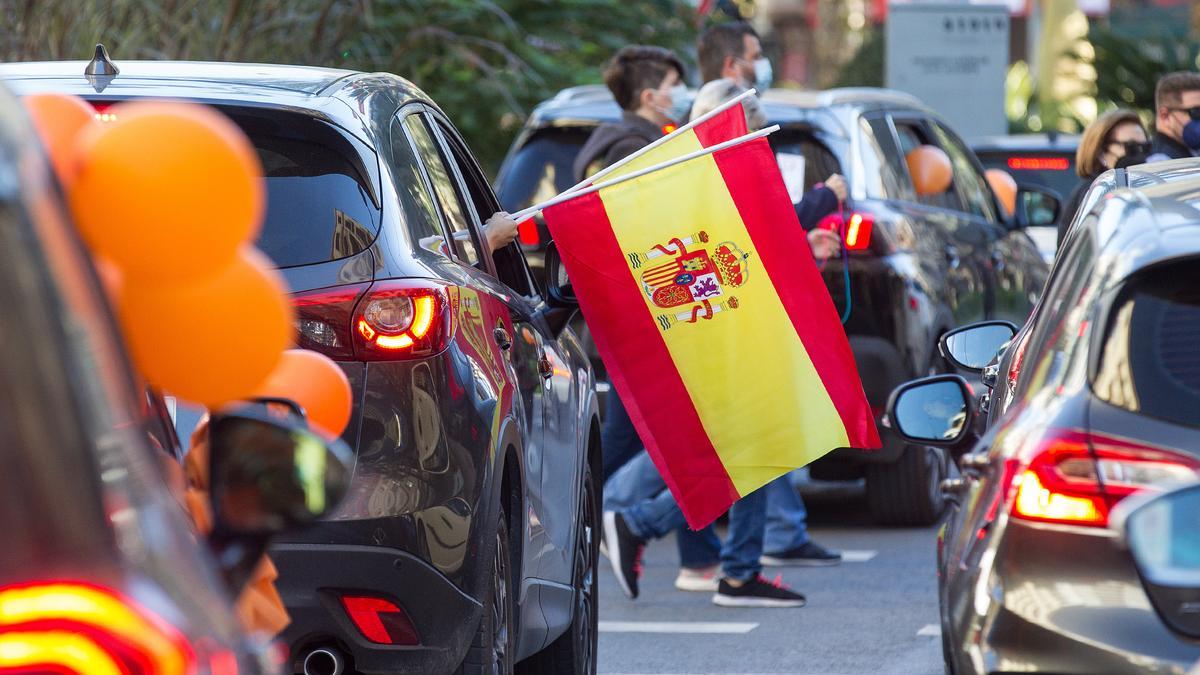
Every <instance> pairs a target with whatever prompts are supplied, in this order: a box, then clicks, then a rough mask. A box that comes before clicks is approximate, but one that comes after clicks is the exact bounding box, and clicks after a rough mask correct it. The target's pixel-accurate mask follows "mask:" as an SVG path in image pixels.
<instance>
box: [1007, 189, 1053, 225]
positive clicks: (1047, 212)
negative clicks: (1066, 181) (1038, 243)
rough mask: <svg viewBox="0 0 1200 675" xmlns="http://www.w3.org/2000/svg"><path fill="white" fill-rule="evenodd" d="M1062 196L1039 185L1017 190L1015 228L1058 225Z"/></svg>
mask: <svg viewBox="0 0 1200 675" xmlns="http://www.w3.org/2000/svg"><path fill="white" fill-rule="evenodd" d="M1062 203H1063V201H1062V196H1061V195H1060V194H1058V193H1057V192H1055V191H1054V190H1051V189H1050V188H1047V187H1042V186H1040V185H1021V186H1020V187H1018V188H1017V213H1016V222H1017V227H1051V226H1055V225H1057V224H1058V217H1059V214H1060V213H1061V212H1062Z"/></svg>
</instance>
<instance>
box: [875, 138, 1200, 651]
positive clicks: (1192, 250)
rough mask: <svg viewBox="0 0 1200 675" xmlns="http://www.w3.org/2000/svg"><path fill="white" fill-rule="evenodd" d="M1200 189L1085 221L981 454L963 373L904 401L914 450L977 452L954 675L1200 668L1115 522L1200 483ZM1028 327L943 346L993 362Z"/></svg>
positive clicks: (981, 332)
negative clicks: (1141, 500)
mask: <svg viewBox="0 0 1200 675" xmlns="http://www.w3.org/2000/svg"><path fill="white" fill-rule="evenodd" d="M1193 164H1195V162H1194V161H1193ZM1181 167H1182V165H1179V166H1176V167H1174V168H1170V167H1168V168H1167V171H1176V172H1178V171H1180V170H1181ZM1155 168H1157V167H1155ZM1138 171H1141V168H1139V169H1138ZM1147 171H1150V168H1147ZM1192 171H1193V174H1194V171H1195V166H1193V167H1192ZM1197 194H1200V177H1197V176H1195V175H1193V176H1192V177H1191V178H1190V179H1187V178H1179V177H1176V179H1175V180H1173V181H1161V180H1160V181H1154V182H1153V184H1150V185H1147V186H1144V187H1140V188H1128V187H1127V188H1119V189H1115V190H1112V191H1109V192H1107V193H1106V194H1105V196H1104V198H1103V199H1101V200H1100V201H1099V202H1098V203H1097V204H1096V205H1095V206H1094V207H1092V208H1090V209H1089V211H1088V212H1087V213H1086V214H1085V215H1084V216H1083V217H1082V218H1081V219H1080V220H1079V221H1077V222H1076V223H1075V224H1074V225H1073V226H1072V228H1071V230H1070V232H1069V233H1068V235H1067V237H1066V239H1065V240H1064V242H1063V248H1062V252H1061V253H1060V255H1059V260H1058V262H1057V264H1056V266H1055V271H1054V274H1053V277H1052V279H1051V280H1050V282H1049V283H1048V285H1047V288H1046V291H1045V294H1044V297H1043V300H1042V307H1041V308H1040V309H1039V311H1038V312H1037V313H1036V314H1035V315H1034V316H1033V318H1032V319H1031V320H1030V323H1029V327H1028V333H1027V335H1028V337H1027V338H1026V339H1025V340H1024V341H1023V342H1022V343H1021V344H1020V345H1019V349H1020V351H1021V356H1020V358H1019V363H1020V365H1019V368H1018V369H1017V371H1018V372H1017V373H1016V375H1015V382H1014V383H1013V384H1012V388H1011V391H1010V393H1009V394H1007V395H1011V403H1010V404H1009V405H1007V409H1006V410H1005V411H1004V412H1003V414H1002V415H1001V416H1000V417H999V419H998V420H996V421H995V422H994V423H993V424H992V425H991V426H990V427H988V428H987V429H986V431H985V433H984V435H983V436H982V438H981V439H980V440H979V441H978V443H974V442H973V434H972V433H971V430H972V428H973V424H972V421H973V417H974V416H975V411H974V410H973V406H972V405H971V401H970V399H971V395H970V394H969V392H968V390H967V388H966V385H965V382H963V381H962V380H961V379H957V378H956V376H942V377H937V378H932V379H930V380H923V381H918V382H915V383H910V384H907V385H905V386H904V387H901V388H900V389H899V390H898V391H897V393H896V395H895V396H894V398H893V401H892V404H891V406H890V409H889V415H890V418H891V419H892V421H893V423H894V425H895V426H896V428H897V429H898V430H899V431H900V433H902V434H903V435H905V437H906V438H908V439H909V440H911V441H914V442H917V441H919V442H926V443H934V444H940V445H943V446H946V447H949V448H951V449H952V450H953V451H955V452H959V451H964V450H969V452H968V453H967V454H965V455H963V456H962V457H961V460H960V464H961V466H962V469H963V476H962V478H961V479H957V480H952V481H949V482H948V483H947V485H946V487H947V489H948V490H950V491H952V492H954V493H957V494H958V495H959V497H958V499H959V500H960V502H961V507H960V508H959V509H957V510H956V511H955V512H954V515H953V516H952V517H951V518H950V519H949V521H948V522H947V524H946V525H945V527H944V528H943V529H942V531H941V532H940V533H939V537H938V576H939V596H940V606H941V622H942V636H943V646H944V650H945V655H946V660H947V665H948V667H949V669H950V671H951V672H954V673H984V672H1015V671H1021V672H1056V673H1057V672H1072V673H1113V672H1184V671H1185V670H1186V669H1187V667H1188V666H1190V664H1191V663H1193V662H1195V661H1196V660H1197V658H1198V657H1200V643H1198V642H1196V641H1195V640H1190V639H1187V638H1186V637H1183V636H1180V635H1178V634H1176V633H1174V632H1172V630H1171V629H1170V628H1169V627H1168V626H1167V625H1164V623H1163V622H1162V621H1160V619H1159V616H1157V615H1156V612H1155V609H1154V602H1152V598H1150V597H1148V596H1147V592H1146V590H1145V589H1144V588H1143V585H1142V583H1141V580H1140V579H1139V573H1138V570H1137V568H1136V566H1135V562H1134V560H1133V558H1132V557H1131V556H1130V554H1129V552H1128V551H1127V550H1123V549H1121V548H1119V547H1117V546H1115V545H1114V537H1113V534H1112V531H1111V528H1110V525H1111V520H1112V514H1113V513H1114V509H1117V508H1118V506H1119V505H1120V504H1121V503H1122V502H1123V500H1125V499H1128V498H1130V497H1131V496H1133V495H1138V494H1143V493H1147V492H1153V491H1156V490H1162V489H1165V488H1167V487H1169V486H1172V485H1176V484H1181V483H1187V482H1193V481H1195V480H1196V479H1197V477H1198V476H1200V452H1198V450H1197V449H1198V448H1200V412H1198V411H1200V378H1198V377H1197V375H1198V373H1200V371H1198V370H1197V368H1196V366H1195V364H1196V358H1195V356H1196V344H1197V343H1196V341H1195V340H1196V336H1197V327H1198V326H1200V297H1198V296H1197V294H1196V288H1198V287H1200V276H1198V270H1200V265H1198V263H1200V202H1198V201H1197V200H1196V195H1197ZM1013 330H1014V329H1013V328H1012V327H1007V329H1005V330H1003V331H998V327H997V326H996V325H995V324H992V325H982V326H975V327H969V328H964V329H962V330H961V331H957V332H955V333H954V334H952V335H950V336H948V337H947V339H946V340H944V341H943V344H944V345H945V348H946V352H947V354H949V355H950V357H951V358H953V359H954V360H955V361H957V362H959V363H962V364H963V365H966V366H971V367H975V368H978V366H979V365H980V364H982V363H986V362H987V360H989V359H992V358H993V357H994V355H995V353H996V350H997V348H999V347H1001V345H1002V343H1003V342H1004V341H1005V340H1007V339H1008V338H1009V337H1011V336H1012V334H1013ZM1017 348H1018V345H1016V344H1015V343H1014V345H1012V346H1010V347H1008V350H1007V351H1009V352H1011V351H1013V350H1014V349H1017ZM993 405H994V404H993Z"/></svg>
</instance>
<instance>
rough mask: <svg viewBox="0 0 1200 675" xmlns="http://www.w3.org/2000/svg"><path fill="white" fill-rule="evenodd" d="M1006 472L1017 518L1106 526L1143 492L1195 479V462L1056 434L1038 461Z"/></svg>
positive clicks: (1094, 437)
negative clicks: (1116, 510)
mask: <svg viewBox="0 0 1200 675" xmlns="http://www.w3.org/2000/svg"><path fill="white" fill-rule="evenodd" d="M1014 468H1015V470H1013V471H1008V472H1006V475H1007V477H1008V478H1009V480H1011V484H1010V486H1009V490H1010V492H1011V497H1010V498H1011V501H1012V514H1013V516H1014V517H1016V518H1021V519H1025V520H1034V521H1041V522H1049V523H1062V524H1069V525H1084V526H1093V527H1105V526H1107V525H1108V516H1109V513H1111V511H1112V508H1113V507H1114V506H1116V504H1117V502H1119V501H1121V500H1122V499H1124V498H1125V497H1127V496H1129V495H1131V494H1134V493H1135V492H1140V491H1142V490H1159V489H1163V488H1165V487H1168V486H1170V485H1173V484H1177V483H1182V482H1186V481H1190V480H1195V479H1196V478H1197V476H1198V475H1200V462H1198V461H1197V460H1196V459H1195V458H1194V457H1191V456H1187V455H1181V454H1179V453H1176V452H1173V451H1170V450H1164V449H1160V448H1153V447H1150V446H1147V445H1143V444H1138V443H1134V442H1131V441H1128V440H1124V439H1118V438H1113V437H1109V436H1102V435H1099V434H1089V433H1086V432H1082V431H1054V432H1051V433H1049V434H1047V435H1046V436H1045V437H1044V438H1043V439H1042V440H1041V442H1040V444H1039V445H1038V448H1037V450H1036V454H1034V456H1033V459H1032V460H1030V461H1029V463H1028V464H1027V465H1025V466H1023V467H1020V466H1018V467H1014Z"/></svg>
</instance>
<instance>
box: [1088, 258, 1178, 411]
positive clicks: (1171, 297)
mask: <svg viewBox="0 0 1200 675" xmlns="http://www.w3.org/2000/svg"><path fill="white" fill-rule="evenodd" d="M1198 264H1200V259H1195V258H1192V259H1188V260H1187V261H1186V262H1179V263H1172V264H1170V265H1165V266H1161V267H1157V268H1154V269H1151V270H1147V271H1145V272H1142V273H1141V274H1139V275H1137V276H1135V277H1133V278H1132V279H1131V280H1130V281H1129V282H1127V284H1126V286H1125V289H1124V290H1123V291H1122V293H1121V296H1120V297H1119V300H1118V302H1117V303H1116V304H1115V305H1114V306H1113V310H1112V314H1111V315H1110V319H1109V322H1108V326H1107V329H1106V331H1105V336H1104V350H1103V352H1102V355H1101V359H1100V363H1099V366H1098V368H1097V371H1096V375H1095V377H1094V378H1093V380H1092V389H1093V390H1094V391H1095V392H1096V395H1097V396H1099V397H1100V398H1101V399H1103V400H1105V401H1108V402H1109V403H1111V404H1113V405H1116V406H1119V407H1122V408H1125V409H1126V410H1130V411H1132V412H1137V413H1141V414H1143V415H1148V416H1150V417H1157V418H1159V419H1164V420H1168V421H1171V422H1175V423H1177V424H1186V425H1189V426H1196V425H1197V419H1196V410H1198V409H1200V360H1197V359H1196V356H1195V345H1196V343H1197V341H1200V290H1197V289H1200V269H1198V268H1197V265H1198Z"/></svg>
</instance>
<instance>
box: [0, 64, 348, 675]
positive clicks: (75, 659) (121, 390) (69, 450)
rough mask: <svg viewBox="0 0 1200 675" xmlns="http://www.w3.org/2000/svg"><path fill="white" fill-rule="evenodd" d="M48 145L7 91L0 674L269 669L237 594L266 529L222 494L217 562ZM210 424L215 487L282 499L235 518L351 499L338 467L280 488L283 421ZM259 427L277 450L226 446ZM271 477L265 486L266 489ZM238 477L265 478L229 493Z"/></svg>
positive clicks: (1, 122) (286, 470) (0, 254)
mask: <svg viewBox="0 0 1200 675" xmlns="http://www.w3.org/2000/svg"><path fill="white" fill-rule="evenodd" d="M36 138H37V136H36V135H35V134H34V132H33V129H32V126H31V125H29V124H28V123H27V121H26V120H25V116H24V113H23V111H22V109H21V106H20V104H19V103H18V101H17V99H16V98H14V97H13V96H12V95H11V94H10V93H9V92H8V90H7V88H6V87H4V86H2V85H0V303H3V306H4V319H3V320H2V321H0V345H3V349H0V439H3V442H0V466H2V467H3V470H2V471H0V528H3V531H4V536H5V542H4V553H3V554H2V555H0V645H2V647H0V671H2V672H6V673H123V674H126V675H163V674H165V673H172V674H176V675H185V674H186V673H195V674H196V675H222V674H228V673H247V674H249V675H254V674H257V673H274V672H276V668H275V667H274V664H273V662H272V661H271V659H270V658H269V657H270V654H269V653H268V652H266V651H264V650H263V649H262V646H261V645H257V644H256V643H252V642H251V641H250V640H249V639H248V638H247V637H246V636H244V635H243V634H242V629H241V627H240V626H239V624H238V622H237V619H236V617H235V613H234V608H233V604H232V597H233V595H232V593H231V591H232V592H236V591H237V590H238V589H239V588H240V585H241V584H242V583H243V582H244V581H245V580H246V575H245V574H244V573H242V572H244V569H245V568H246V566H247V565H248V564H249V565H252V564H253V563H254V561H256V560H257V559H258V557H259V556H258V554H259V553H261V550H262V547H263V546H264V545H265V544H266V535H267V534H269V533H268V532H266V528H265V527H264V529H263V531H257V532H251V531H246V530H245V529H244V528H243V529H239V530H238V531H234V530H233V529H232V527H231V524H230V522H229V521H227V520H226V519H224V518H223V517H222V516H223V514H224V513H225V511H224V510H223V509H222V508H220V502H219V500H218V499H214V500H213V509H214V514H215V520H214V522H215V525H216V532H217V535H218V536H217V537H214V538H213V539H211V540H210V541H209V542H208V543H209V544H211V545H212V546H213V547H216V548H217V549H218V550H219V551H221V552H224V553H226V554H227V555H225V556H223V557H222V559H221V562H222V566H221V567H218V565H217V563H216V561H215V560H214V558H213V557H212V556H211V555H210V553H211V552H212V551H211V550H210V549H209V546H206V545H205V543H206V542H203V541H199V540H197V537H196V536H195V534H194V532H195V531H194V529H193V527H192V524H191V522H190V521H189V520H188V519H187V516H186V514H185V513H184V510H183V509H182V508H181V506H180V503H179V501H178V499H180V498H181V496H180V495H177V494H173V493H172V491H171V489H170V488H169V487H168V483H167V481H166V470H168V469H171V468H175V469H176V470H178V466H177V465H176V464H175V463H176V462H177V461H178V460H179V457H180V455H179V454H178V453H179V446H178V443H177V442H176V440H175V436H174V433H173V430H172V428H171V424H170V421H171V420H170V416H169V413H168V412H167V410H166V408H165V405H164V403H163V400H162V399H161V398H160V397H157V396H153V395H149V396H148V395H147V394H146V392H145V391H144V390H141V389H138V388H137V387H136V386H135V384H134V382H135V377H134V375H133V373H132V372H131V371H130V370H129V365H128V364H129V361H128V359H127V357H126V354H125V351H124V347H123V345H122V342H121V338H120V334H119V332H118V331H117V330H116V326H115V323H114V318H113V315H112V312H111V310H110V307H109V305H108V302H107V300H106V298H105V296H104V294H103V292H102V291H101V290H100V288H101V285H100V281H99V277H98V276H97V274H96V272H95V270H94V268H93V267H92V263H91V260H90V257H89V255H88V253H87V252H86V250H85V249H84V248H83V245H82V244H81V242H80V241H79V239H78V237H77V236H76V233H75V231H74V228H73V227H72V225H71V222H70V219H69V217H68V215H67V211H66V209H65V208H64V207H63V205H62V203H61V193H60V191H59V188H58V186H57V184H56V182H55V179H54V178H53V177H52V175H51V172H50V169H49V166H48V163H47V161H46V160H45V158H44V157H43V156H42V154H41V149H40V148H39V147H38V144H37V142H36V140H35V139H36ZM213 429H219V430H220V431H221V432H222V433H221V434H220V435H219V437H218V436H214V438H213V441H212V443H211V445H210V448H209V450H210V456H211V461H212V464H211V465H210V466H211V469H212V474H213V476H214V477H215V478H214V481H213V483H212V490H213V494H214V495H219V494H226V493H227V490H228V489H233V488H237V489H238V490H240V492H239V494H240V495H241V496H242V497H244V498H245V497H249V499H248V503H255V502H257V503H259V504H270V505H271V508H270V510H269V511H263V512H258V513H257V514H249V513H243V514H240V515H241V516H243V518H241V519H240V522H241V523H244V524H247V523H248V520H247V519H246V517H253V516H255V515H257V516H260V517H263V521H264V522H265V521H267V520H287V519H292V520H288V522H289V523H291V524H295V522H294V519H295V518H296V517H297V514H298V513H299V509H298V506H299V505H298V504H297V503H296V502H295V501H294V500H292V499H291V498H289V497H286V496H285V494H291V493H285V490H290V489H293V488H294V489H295V490H296V492H295V494H298V495H299V496H300V500H306V499H307V497H308V496H311V497H315V498H317V500H318V501H320V500H328V501H330V502H332V501H333V500H334V495H333V494H331V493H329V492H321V493H319V494H318V493H315V492H313V490H314V489H316V490H324V489H325V488H326V487H329V488H330V489H332V490H335V491H336V490H338V489H340V490H344V489H345V483H344V473H343V475H342V479H343V481H342V483H341V484H340V486H337V485H334V484H333V483H335V482H336V481H315V484H316V488H313V483H311V482H310V483H307V484H306V486H307V490H308V491H307V492H306V491H305V488H302V487H300V486H299V485H297V484H296V483H293V482H289V481H287V480H284V479H285V478H286V477H288V476H291V477H296V475H297V468H296V460H295V459H294V456H295V450H294V444H293V443H292V442H291V441H290V440H289V439H291V438H292V437H291V433H293V432H292V431H287V430H286V429H283V428H282V427H280V426H278V425H276V424H275V423H267V422H265V421H263V420H254V419H249V418H247V417H246V416H237V415H233V414H229V413H226V414H225V415H224V416H223V417H220V418H215V419H214V422H213ZM281 431H282V432H284V433H283V437H282V438H280V436H279V432H281ZM215 433H216V432H215ZM295 433H299V432H295ZM264 434H270V435H271V437H272V438H273V439H275V440H276V441H277V442H276V444H275V445H273V446H272V448H270V449H268V448H267V447H266V446H265V445H262V444H257V443H256V445H255V446H254V447H246V444H245V443H244V442H243V443H235V442H232V441H230V439H232V438H234V437H237V438H250V437H252V438H255V439H256V440H261V439H263V438H264V437H266V436H265V435H264ZM306 438H308V437H306ZM318 442H319V441H318ZM271 449H273V450H278V451H281V452H282V453H283V454H276V453H273V452H271V451H270V450H271ZM334 465H337V468H340V469H341V471H343V472H345V471H346V470H347V467H346V466H344V465H342V464H339V463H338V462H337V460H336V458H334V460H332V461H330V462H329V463H328V464H327V465H326V469H325V472H326V477H327V479H328V478H329V477H330V476H332V471H333V468H334ZM263 468H269V469H270V470H271V477H272V480H273V481H274V482H273V483H272V484H271V487H270V488H268V487H267V484H266V483H258V482H257V479H258V478H259V477H260V476H261V475H262V474H263V471H262V469H263ZM233 474H241V475H244V476H246V477H248V478H250V479H251V480H252V481H254V482H252V483H239V484H237V485H234V484H233V483H231V482H230V481H228V480H226V478H227V477H228V476H230V475H233ZM327 483H328V484H327ZM267 490H271V491H270V492H269V493H268V492H267ZM306 503H307V502H306ZM275 509H278V510H275ZM285 514H287V515H285ZM230 543H236V544H237V545H238V546H240V547H241V549H240V550H241V551H243V552H245V554H240V553H239V552H238V551H237V550H234V549H233V548H232V547H229V546H226V545H227V544H230ZM239 570H240V571H239Z"/></svg>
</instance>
